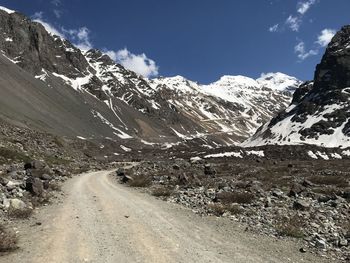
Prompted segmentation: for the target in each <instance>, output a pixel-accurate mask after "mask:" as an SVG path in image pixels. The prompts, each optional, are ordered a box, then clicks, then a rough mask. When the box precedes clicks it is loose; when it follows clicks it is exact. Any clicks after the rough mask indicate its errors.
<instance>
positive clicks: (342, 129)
mask: <svg viewBox="0 0 350 263" xmlns="http://www.w3.org/2000/svg"><path fill="white" fill-rule="evenodd" d="M264 144H280V145H283V144H313V145H319V146H324V147H343V148H346V147H349V146H350V26H344V27H343V28H342V29H341V30H340V31H339V32H338V33H337V34H336V35H335V36H334V38H333V39H332V41H331V42H330V43H329V45H328V47H327V50H326V52H325V54H324V56H323V58H322V61H321V63H320V64H318V65H317V67H316V71H315V77H314V80H313V81H312V82H306V83H304V84H303V85H301V87H300V88H299V89H298V90H297V92H295V93H294V97H293V101H292V103H291V105H290V106H289V107H288V108H287V109H286V110H284V111H282V112H281V113H279V114H278V116H277V117H275V118H273V119H272V120H271V121H270V122H269V123H267V124H266V125H264V126H263V127H262V128H260V130H259V131H258V132H257V133H256V134H255V135H254V136H253V137H252V138H251V139H248V141H247V142H245V143H244V144H243V145H245V146H257V145H264Z"/></svg>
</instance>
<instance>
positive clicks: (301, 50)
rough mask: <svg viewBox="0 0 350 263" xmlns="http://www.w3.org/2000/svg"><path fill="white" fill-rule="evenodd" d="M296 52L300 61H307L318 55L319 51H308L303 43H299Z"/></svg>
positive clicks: (295, 48)
mask: <svg viewBox="0 0 350 263" xmlns="http://www.w3.org/2000/svg"><path fill="white" fill-rule="evenodd" d="M294 52H295V53H296V54H297V56H298V58H299V59H300V60H305V59H307V58H308V57H310V56H315V55H317V54H318V49H310V50H308V51H306V49H305V43H304V42H303V41H299V43H298V44H297V45H296V46H295V47H294Z"/></svg>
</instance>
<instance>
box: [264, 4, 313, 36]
mask: <svg viewBox="0 0 350 263" xmlns="http://www.w3.org/2000/svg"><path fill="white" fill-rule="evenodd" d="M317 2H318V0H302V1H299V2H298V4H297V8H296V14H291V15H289V16H288V17H287V19H286V20H285V21H284V25H282V28H281V26H276V25H278V24H276V25H275V26H272V27H270V28H269V31H270V32H276V31H281V30H279V29H282V30H283V29H284V27H287V28H289V29H290V30H292V31H294V32H299V29H300V26H301V24H302V23H303V20H304V16H305V14H306V13H307V12H308V11H309V10H310V8H311V7H312V6H313V5H315V4H317ZM311 20H312V19H310V21H311Z"/></svg>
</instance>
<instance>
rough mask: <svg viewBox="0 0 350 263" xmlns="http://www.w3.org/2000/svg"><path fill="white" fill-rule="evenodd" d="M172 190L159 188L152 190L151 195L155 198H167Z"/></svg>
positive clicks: (163, 187)
mask: <svg viewBox="0 0 350 263" xmlns="http://www.w3.org/2000/svg"><path fill="white" fill-rule="evenodd" d="M173 191H174V190H173V189H171V188H168V187H165V186H159V187H157V188H154V189H153V190H152V195H153V196H157V197H169V196H171V195H172V193H173Z"/></svg>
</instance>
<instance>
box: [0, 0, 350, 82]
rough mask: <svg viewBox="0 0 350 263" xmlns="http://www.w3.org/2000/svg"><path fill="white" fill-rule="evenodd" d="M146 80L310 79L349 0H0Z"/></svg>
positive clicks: (347, 20)
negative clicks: (272, 76) (264, 76)
mask: <svg viewBox="0 0 350 263" xmlns="http://www.w3.org/2000/svg"><path fill="white" fill-rule="evenodd" d="M0 5H2V6H6V7H8V8H11V9H14V10H17V11H19V12H21V13H24V14H26V15H28V16H31V17H33V18H35V19H38V20H40V21H43V22H46V23H47V26H49V27H51V28H54V29H56V30H57V31H58V32H59V33H60V34H62V35H64V36H65V37H66V38H68V39H70V40H71V41H72V42H73V43H75V44H77V45H79V46H81V47H85V48H89V47H94V48H98V49H101V50H104V51H105V52H108V54H110V55H111V56H112V57H113V58H114V59H116V60H117V61H119V62H120V63H122V64H123V65H124V66H126V67H129V68H131V69H134V70H136V71H138V72H139V73H141V74H143V75H145V76H150V77H151V76H156V75H158V76H174V75H182V76H185V77H186V78H189V79H191V80H195V81H198V82H201V83H209V82H213V81H215V80H217V79H219V78H220V76H222V75H245V76H249V77H253V78H257V77H259V76H260V74H261V73H263V72H265V73H266V72H277V71H279V72H283V73H286V74H289V75H292V76H296V77H298V78H300V79H302V80H308V79H312V78H313V73H314V69H315V66H316V64H317V63H319V61H320V59H321V57H322V54H323V53H324V50H325V45H326V44H327V42H328V41H329V39H330V38H331V36H332V35H333V34H334V32H335V30H339V29H340V28H341V26H343V25H345V24H350V14H349V10H350V1H349V0H241V1H240V0H127V1H125V0H104V1H103V0H101V1H95V0H94V1H92V0H53V1H51V0H31V1H23V0H0Z"/></svg>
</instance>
